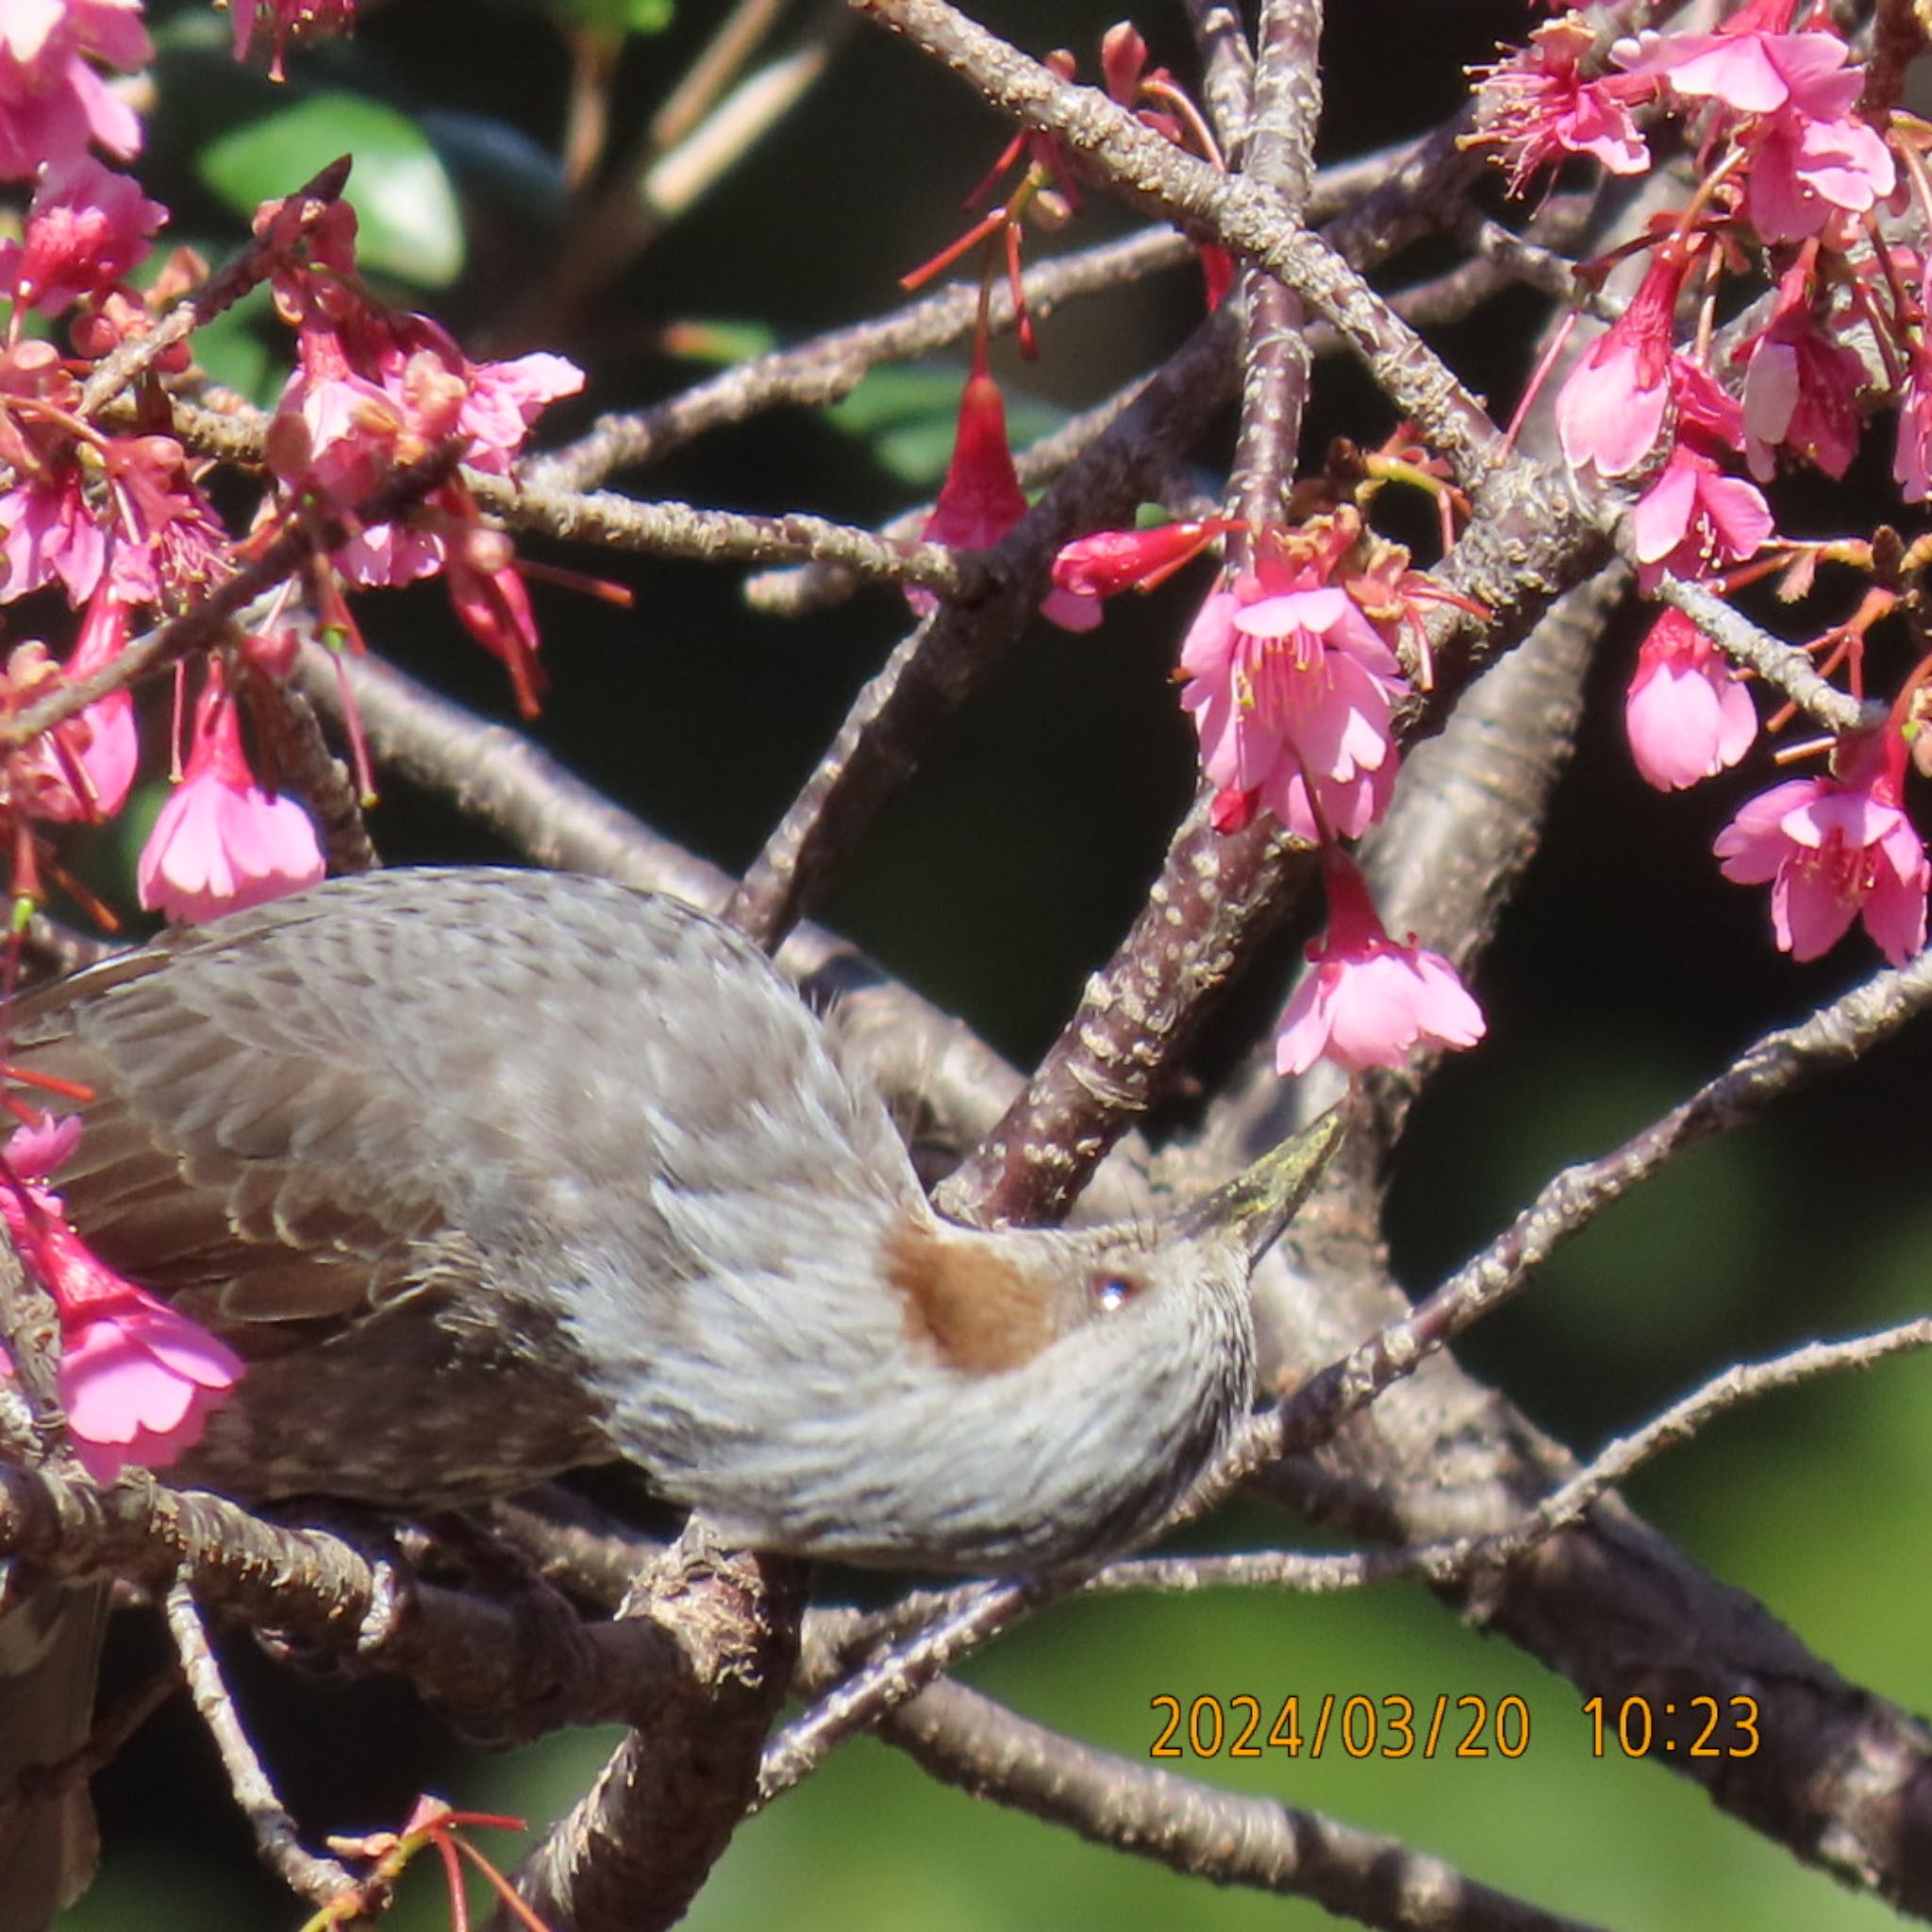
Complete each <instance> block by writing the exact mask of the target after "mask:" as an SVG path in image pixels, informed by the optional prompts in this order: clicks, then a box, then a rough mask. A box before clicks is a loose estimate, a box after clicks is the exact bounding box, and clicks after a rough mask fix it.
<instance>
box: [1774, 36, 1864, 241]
mask: <svg viewBox="0 0 1932 1932" xmlns="http://www.w3.org/2000/svg"><path fill="white" fill-rule="evenodd" d="M1805 38H1807V39H1808V38H1810V36H1806V37H1805ZM1853 78H1854V79H1856V78H1857V76H1856V75H1855V76H1853ZM1897 180H1898V170H1897V167H1896V166H1895V164H1894V163H1893V161H1892V158H1891V150H1890V148H1889V147H1887V146H1886V144H1885V142H1884V141H1883V140H1882V139H1881V138H1880V137H1879V134H1878V131H1877V129H1875V128H1874V127H1868V126H1867V125H1865V123H1864V122H1862V121H1860V120H1858V119H1857V117H1856V116H1847V117H1846V118H1844V119H1842V120H1837V121H1814V120H1812V119H1810V118H1809V117H1808V116H1807V115H1803V114H1796V113H1787V114H1780V115H1777V116H1775V117H1774V118H1773V119H1772V120H1771V121H1769V122H1768V123H1767V124H1766V125H1765V127H1764V130H1763V132H1762V134H1761V135H1760V136H1759V138H1758V139H1757V141H1756V142H1754V143H1753V144H1752V160H1751V168H1750V172H1749V174H1748V175H1746V176H1745V181H1744V212H1745V214H1746V215H1747V216H1749V218H1750V221H1751V225H1752V226H1753V227H1755V228H1756V229H1757V233H1758V235H1759V237H1760V238H1761V239H1762V240H1764V241H1766V242H1802V241H1804V240H1805V239H1806V238H1807V237H1808V236H1811V235H1815V234H1817V233H1818V232H1819V231H1820V229H1822V228H1823V227H1824V225H1825V224H1826V222H1828V221H1829V220H1831V218H1832V217H1833V216H1834V215H1836V214H1839V213H1840V212H1843V213H1846V214H1855V215H1857V214H1864V213H1865V212H1866V211H1867V210H1868V209H1870V208H1874V207H1875V206H1876V205H1877V204H1878V203H1879V202H1880V201H1882V200H1883V199H1884V198H1885V197H1886V196H1887V195H1888V194H1890V192H1891V191H1892V189H1893V187H1894V186H1895V185H1896V183H1897Z"/></svg>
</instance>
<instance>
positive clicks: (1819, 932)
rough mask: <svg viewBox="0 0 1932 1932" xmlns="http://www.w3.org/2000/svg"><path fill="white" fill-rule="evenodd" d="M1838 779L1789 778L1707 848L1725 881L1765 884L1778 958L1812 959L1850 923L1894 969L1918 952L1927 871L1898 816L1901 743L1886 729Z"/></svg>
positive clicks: (1920, 846) (1906, 822)
mask: <svg viewBox="0 0 1932 1932" xmlns="http://www.w3.org/2000/svg"><path fill="white" fill-rule="evenodd" d="M1850 762H1851V766H1852V771H1851V774H1849V775H1847V776H1846V777H1843V778H1837V777H1829V778H1792V779H1789V780H1787V782H1786V783H1784V784H1782V785H1774V786H1773V787H1772V789H1771V790H1770V791H1766V792H1763V793H1761V794H1760V795H1759V796H1758V797H1757V798H1754V799H1751V800H1749V801H1748V802H1747V803H1746V804H1745V805H1744V807H1743V808H1742V809H1741V810H1740V811H1739V813H1738V815H1737V816H1736V817H1735V818H1734V819H1733V820H1732V821H1731V823H1730V824H1728V825H1726V826H1725V827H1724V830H1723V831H1722V832H1720V833H1719V834H1718V838H1717V843H1716V845H1715V847H1714V850H1715V851H1716V854H1717V857H1718V858H1719V859H1720V860H1721V861H1722V862H1723V863H1722V867H1721V869H1722V871H1723V873H1724V876H1725V877H1726V878H1727V879H1731V880H1734V881H1736V882H1737V883H1738V884H1740V885H1763V884H1765V883H1767V882H1769V883H1770V885H1771V889H1772V892H1771V922H1772V929H1773V931H1774V933H1775V934H1776V936H1777V943H1778V950H1779V951H1780V952H1785V953H1789V954H1790V956H1791V957H1792V958H1794V959H1816V958H1819V957H1820V956H1821V955H1823V954H1824V953H1827V952H1829V951H1830V950H1831V948H1832V947H1833V946H1835V945H1836V944H1837V943H1838V941H1840V939H1841V938H1843V936H1844V934H1845V932H1846V930H1847V929H1848V928H1849V927H1850V925H1851V924H1852V921H1853V920H1854V919H1857V920H1861V921H1862V922H1863V923H1864V926H1865V930H1866V932H1867V933H1868V934H1869V935H1870V936H1871V938H1872V941H1873V942H1874V944H1875V945H1876V946H1877V947H1878V949H1879V951H1880V952H1882V953H1883V954H1884V955H1885V957H1886V958H1888V959H1890V961H1891V962H1892V964H1893V965H1895V966H1896V965H1903V964H1904V963H1905V961H1906V960H1907V959H1908V958H1911V957H1912V955H1913V954H1915V953H1917V952H1918V951H1919V949H1920V948H1921V947H1922V946H1924V943H1925V894H1926V889H1927V886H1928V885H1932V866H1928V865H1927V863H1926V858H1925V846H1924V841H1923V840H1922V839H1921V838H1920V837H1919V835H1918V833H1917V831H1916V830H1914V829H1913V826H1912V822H1911V821H1910V819H1908V818H1907V816H1906V814H1905V812H1904V810H1903V809H1902V808H1901V806H1900V803H1899V800H1900V797H1901V795H1902V790H1903V784H1904V776H1903V774H1904V768H1905V744H1904V741H1903V739H1902V738H1901V737H1900V735H1899V733H1898V732H1897V730H1896V729H1895V728H1893V727H1890V726H1888V727H1887V729H1886V730H1885V732H1884V733H1883V734H1882V735H1881V738H1880V740H1879V741H1878V742H1877V743H1876V744H1875V745H1874V747H1873V748H1872V749H1871V750H1870V751H1867V752H1864V753H1862V754H1860V753H1855V754H1853V755H1852V756H1851V758H1850Z"/></svg>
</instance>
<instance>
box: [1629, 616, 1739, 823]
mask: <svg viewBox="0 0 1932 1932" xmlns="http://www.w3.org/2000/svg"><path fill="white" fill-rule="evenodd" d="M1624 729H1625V730H1626V732H1627V733H1628V735H1629V739H1630V756H1631V757H1632V758H1635V759H1636V761H1637V769H1638V770H1639V771H1640V772H1641V774H1643V777H1644V780H1645V782H1646V783H1648V784H1651V785H1654V786H1656V787H1657V790H1658V791H1681V790H1682V789H1683V788H1684V787H1685V786H1687V785H1694V784H1696V783H1697V781H1698V780H1699V779H1700V778H1710V777H1714V776H1716V774H1718V773H1719V772H1721V771H1723V770H1724V768H1725V767H1726V766H1727V765H1735V764H1736V763H1737V762H1738V760H1739V759H1740V758H1742V757H1743V756H1744V754H1745V752H1747V751H1748V750H1749V749H1750V748H1751V741H1752V740H1753V739H1754V738H1756V737H1757V707H1756V706H1755V705H1754V704H1753V703H1752V702H1751V694H1750V692H1749V691H1747V690H1746V689H1745V688H1744V685H1743V683H1742V681H1741V677H1740V673H1739V671H1738V670H1737V668H1736V666H1734V665H1733V664H1732V663H1731V662H1730V660H1729V659H1728V658H1725V657H1724V654H1723V652H1721V651H1720V650H1719V649H1718V648H1717V646H1716V645H1715V644H1713V643H1712V642H1711V641H1710V640H1709V639H1708V638H1707V637H1706V636H1705V635H1704V633H1703V632H1702V631H1701V630H1699V629H1698V628H1697V626H1696V625H1694V624H1692V623H1691V620H1690V619H1689V618H1688V617H1686V616H1685V615H1684V614H1683V612H1682V611H1680V610H1666V611H1665V612H1664V614H1663V615H1662V616H1661V617H1659V618H1658V619H1657V623H1656V624H1655V625H1652V626H1651V632H1650V635H1649V636H1648V637H1647V638H1645V639H1644V641H1643V643H1642V646H1641V649H1640V650H1639V652H1638V654H1637V675H1635V676H1634V677H1633V678H1632V679H1631V680H1630V690H1629V693H1628V695H1627V696H1626V697H1625V699H1624Z"/></svg>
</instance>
